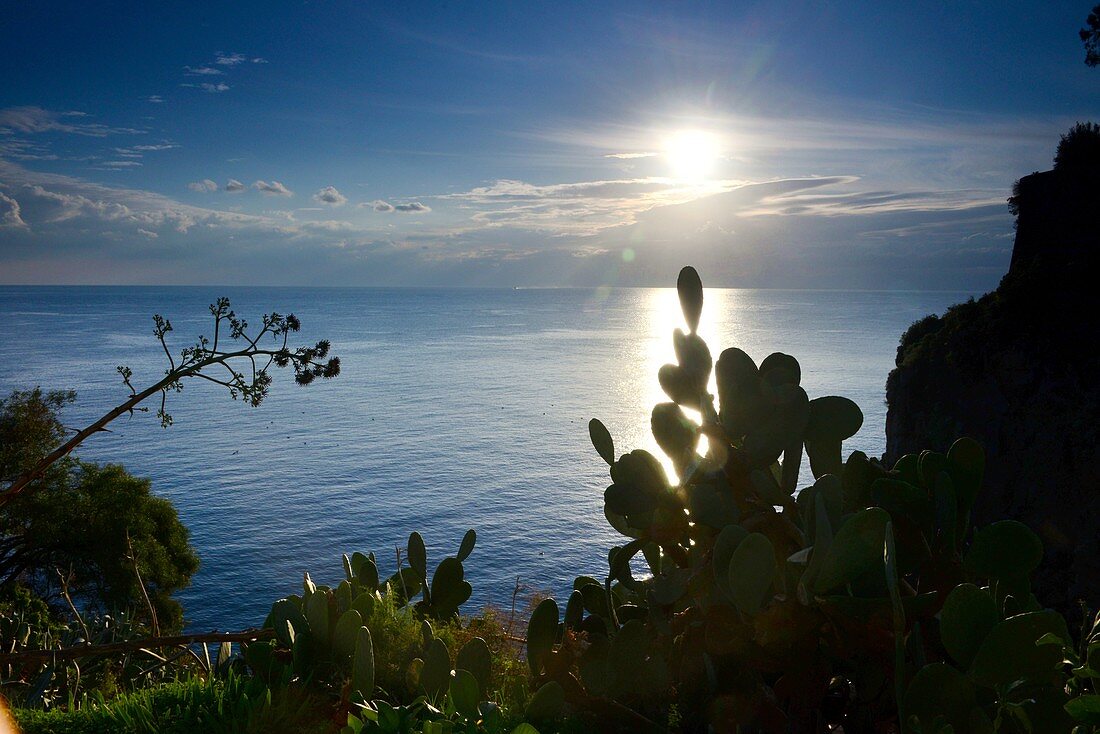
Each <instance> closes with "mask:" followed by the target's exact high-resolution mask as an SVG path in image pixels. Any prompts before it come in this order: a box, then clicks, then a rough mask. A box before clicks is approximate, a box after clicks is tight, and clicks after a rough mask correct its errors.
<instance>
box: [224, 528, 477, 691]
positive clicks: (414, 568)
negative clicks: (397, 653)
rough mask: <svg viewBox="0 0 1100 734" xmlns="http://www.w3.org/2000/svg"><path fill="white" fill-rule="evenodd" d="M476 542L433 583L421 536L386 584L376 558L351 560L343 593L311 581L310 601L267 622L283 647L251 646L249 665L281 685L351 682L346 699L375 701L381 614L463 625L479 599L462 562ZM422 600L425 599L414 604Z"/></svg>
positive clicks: (305, 592) (287, 603)
mask: <svg viewBox="0 0 1100 734" xmlns="http://www.w3.org/2000/svg"><path fill="white" fill-rule="evenodd" d="M476 542H477V535H476V533H475V532H474V531H473V530H469V531H467V532H466V535H465V536H464V537H463V538H462V543H461V544H460V546H459V550H458V554H457V555H456V556H448V557H447V558H444V559H443V561H442V562H440V564H439V565H438V566H437V567H436V569H435V571H434V573H433V574H432V576H431V579H430V581H429V579H428V574H427V571H428V568H427V552H426V550H425V546H424V539H423V538H422V537H421V536H420V534H419V533H416V532H414V533H412V534H411V535H410V536H409V542H408V546H407V556H408V560H409V566H400V567H398V569H397V570H396V571H395V572H394V573H393V575H391V576H390V577H389V578H387V579H385V580H384V581H382V580H380V577H379V572H378V562H377V560H376V558H375V556H374V554H373V553H369V554H363V553H359V552H356V553H353V554H352V555H351V556H348V555H347V554H344V556H343V564H344V579H343V580H342V581H340V583H339V584H338V585H337V586H336V587H335V588H330V587H328V586H324V585H318V584H315V583H314V582H313V580H312V579H311V578H310V576H309V574H308V573H306V574H305V575H304V579H303V582H302V594H301V595H297V594H294V595H291V596H288V597H286V598H284V599H279V600H278V601H276V602H275V603H274V604H273V605H272V607H271V612H270V614H268V616H267V619H266V620H265V621H264V624H263V627H264V629H270V630H273V631H274V633H275V639H273V640H270V641H265V642H256V643H253V644H251V645H249V646H248V648H247V649H246V651H245V660H246V662H247V663H248V665H249V667H250V668H251V669H252V670H253V671H254V672H255V673H256V674H257V675H259V676H261V677H263V678H264V679H265V680H268V681H270V682H273V683H287V682H290V681H291V680H294V679H299V680H324V681H333V680H337V681H339V680H343V681H346V685H345V687H344V691H343V693H344V696H345V698H347V699H349V700H351V701H353V702H356V701H358V702H366V701H369V700H370V696H371V693H372V692H373V690H374V646H373V642H372V640H371V635H370V630H369V628H368V627H367V625H366V622H367V621H368V620H369V619H370V618H371V616H372V614H373V612H374V610H375V607H377V606H378V605H381V604H383V603H388V604H391V605H392V606H393V607H395V608H400V607H406V606H408V607H410V608H411V609H412V610H413V611H414V612H415V613H416V614H418V615H419V616H421V617H423V618H425V619H427V618H430V619H435V620H442V621H448V620H451V619H454V618H456V617H457V616H458V608H459V606H460V605H461V604H462V603H463V602H465V601H466V600H467V599H469V598H470V593H471V591H472V590H471V587H470V584H469V582H468V581H466V580H465V570H464V568H463V565H462V562H463V561H464V560H466V558H467V557H469V555H470V553H471V552H473V550H474V544H475V543H476ZM417 596H420V597H421V598H420V599H419V600H417V601H415V602H413V600H414V599H416V597H417ZM427 624H428V623H427V622H426V621H425V625H427ZM428 629H430V626H429V627H428Z"/></svg>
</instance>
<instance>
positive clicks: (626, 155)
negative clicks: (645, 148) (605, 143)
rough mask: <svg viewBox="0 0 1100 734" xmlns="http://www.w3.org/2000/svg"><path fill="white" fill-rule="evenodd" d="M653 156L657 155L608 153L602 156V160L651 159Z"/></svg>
mask: <svg viewBox="0 0 1100 734" xmlns="http://www.w3.org/2000/svg"><path fill="white" fill-rule="evenodd" d="M655 155H657V154H656V153H608V154H607V155H605V156H604V158H621V159H630V158H652V157H654V156H655Z"/></svg>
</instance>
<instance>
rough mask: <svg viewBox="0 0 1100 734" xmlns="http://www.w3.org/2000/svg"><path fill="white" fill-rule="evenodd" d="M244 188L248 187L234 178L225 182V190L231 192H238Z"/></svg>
mask: <svg viewBox="0 0 1100 734" xmlns="http://www.w3.org/2000/svg"><path fill="white" fill-rule="evenodd" d="M246 188H248V187H247V186H245V185H244V184H243V183H241V182H240V181H238V180H237V179H235V178H231V179H229V180H228V181H226V182H225V190H226V191H228V192H229V193H231V194H239V193H241V192H242V191H244V190H245V189H246Z"/></svg>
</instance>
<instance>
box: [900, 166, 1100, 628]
mask: <svg viewBox="0 0 1100 734" xmlns="http://www.w3.org/2000/svg"><path fill="white" fill-rule="evenodd" d="M1013 204H1014V207H1015V208H1016V209H1017V214H1018V218H1017V233H1016V243H1015V246H1014V249H1013V255H1012V264H1011V268H1010V270H1009V274H1008V275H1006V276H1005V278H1004V280H1002V282H1001V284H1000V286H999V287H998V288H997V290H995V291H993V292H992V293H989V294H986V295H985V296H983V297H982V298H981V299H979V300H976V301H974V300H971V301H969V302H967V303H963V304H959V305H957V306H953V307H952V308H950V309H948V311H947V313H945V314H944V315H943V316H929V317H927V318H925V319H923V320H921V321H919V322H917V323H916V324H914V325H913V326H912V327H910V329H909V330H908V331H907V332H906V334H905V335H904V336H903V337H902V340H901V345H900V347H899V348H898V357H897V367H896V368H895V369H894V370H893V371H892V372H891V373H890V376H889V378H888V380H887V383H886V399H887V403H888V406H889V407H888V412H887V417H886V456H885V457H884V460H885V461H886V462H887V463H888V465H892V464H893V462H894V461H896V460H897V459H898V458H899V457H900V456H902V455H903V454H906V453H911V452H919V451H921V450H923V449H931V450H935V451H946V450H947V448H948V447H949V446H950V444H951V442H952V441H953V440H954V439H955V438H957V437H959V436H971V437H973V438H975V439H977V440H978V441H980V442H981V443H982V444H983V446H984V447H985V449H986V453H987V475H986V481H985V488H984V490H983V494H982V495H981V496H980V497H979V498H978V504H977V505H976V507H975V510H974V521H975V522H976V523H977V524H979V525H982V524H986V523H989V522H992V521H994V520H999V519H1003V518H1006V517H1008V518H1014V519H1017V520H1020V521H1021V522H1024V523H1026V524H1028V525H1030V526H1031V527H1032V528H1033V529H1034V530H1036V531H1037V532H1038V533H1039V534H1040V536H1042V537H1043V539H1044V542H1045V544H1046V547H1047V558H1046V560H1045V563H1044V567H1043V568H1042V569H1041V570H1040V573H1039V575H1038V578H1037V580H1036V587H1037V588H1036V594H1037V595H1038V596H1039V598H1040V599H1041V600H1042V601H1043V602H1044V603H1046V604H1048V605H1050V606H1054V607H1056V608H1060V609H1063V610H1068V609H1071V608H1072V606H1073V605H1074V603H1075V600H1076V599H1078V598H1084V599H1085V600H1086V601H1087V602H1089V603H1090V605H1091V606H1092V608H1094V609H1095V608H1097V607H1098V606H1100V301H1098V298H1100V282H1098V281H1097V278H1096V275H1095V270H1096V263H1095V262H1094V261H1096V260H1100V258H1097V257H1096V255H1097V253H1100V177H1098V176H1097V175H1095V174H1093V173H1083V172H1080V171H1059V170H1055V171H1048V172H1045V173H1037V174H1033V175H1031V176H1027V177H1025V178H1024V179H1021V181H1020V182H1019V184H1018V185H1017V193H1016V196H1014V198H1013Z"/></svg>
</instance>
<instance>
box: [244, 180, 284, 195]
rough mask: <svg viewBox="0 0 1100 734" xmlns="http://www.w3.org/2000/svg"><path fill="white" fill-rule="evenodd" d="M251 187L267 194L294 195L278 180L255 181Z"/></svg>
mask: <svg viewBox="0 0 1100 734" xmlns="http://www.w3.org/2000/svg"><path fill="white" fill-rule="evenodd" d="M252 188H254V189H256V190H257V191H261V192H263V193H264V194H265V195H267V196H294V192H293V191H291V190H290V189H288V188H287V187H286V186H284V185H283V184H281V183H279V182H278V181H271V182H270V183H269V182H267V181H256V182H255V183H253V184H252Z"/></svg>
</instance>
